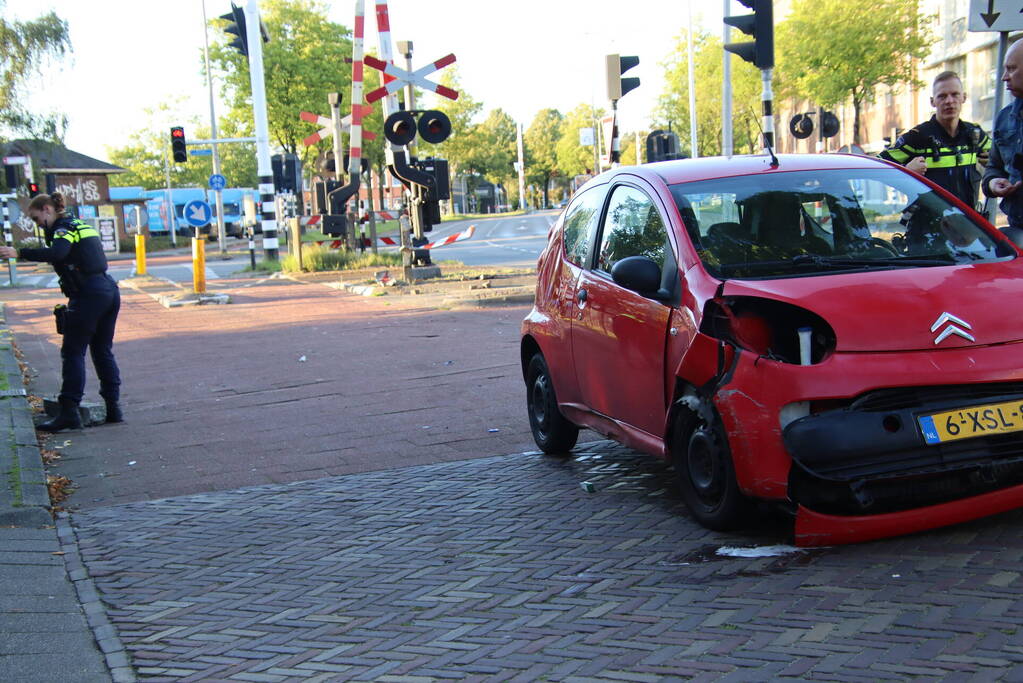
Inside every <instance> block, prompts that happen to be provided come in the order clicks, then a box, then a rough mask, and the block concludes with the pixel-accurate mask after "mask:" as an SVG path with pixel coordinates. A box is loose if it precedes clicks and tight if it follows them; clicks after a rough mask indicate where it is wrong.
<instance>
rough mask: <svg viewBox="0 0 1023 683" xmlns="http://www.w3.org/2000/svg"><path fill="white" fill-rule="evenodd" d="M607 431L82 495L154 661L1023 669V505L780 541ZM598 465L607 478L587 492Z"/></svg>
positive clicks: (82, 532) (324, 674) (565, 676)
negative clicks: (721, 513)
mask: <svg viewBox="0 0 1023 683" xmlns="http://www.w3.org/2000/svg"><path fill="white" fill-rule="evenodd" d="M670 476H671V472H670V470H669V469H668V468H667V467H666V466H665V465H664V464H662V463H661V462H660V461H657V460H655V459H651V458H648V457H645V456H640V455H637V454H635V453H634V452H632V451H629V450H627V449H625V448H622V447H620V446H616V445H613V444H610V443H608V442H598V443H594V444H588V445H587V446H586V447H585V448H583V449H580V450H579V451H577V452H576V453H575V455H574V456H573V457H572V458H565V459H561V458H552V457H546V456H541V455H538V454H535V453H532V454H521V455H511V456H502V457H492V458H487V459H479V460H471V461H461V462H451V463H441V464H433V465H424V466H415V467H407V468H402V469H392V470H387V471H378V472H369V473H361V474H351V475H346V476H339V477H330V478H324V479H320V480H317V481H312V482H301V483H288V484H279V485H264V486H258V487H249V488H243V489H236V490H232V491H225V492H220V493H207V494H200V495H190V496H183V497H178V498H168V499H163V500H155V501H146V502H135V503H127V504H121V505H115V506H110V507H105V508H96V509H91V510H86V511H83V512H79V513H76V514H74V515H73V518H72V522H73V525H74V527H75V529H76V533H77V535H78V541H79V544H80V549H81V555H82V558H83V560H84V563H85V566H86V567H87V569H88V572H89V573H90V575H91V577H92V579H93V580H94V582H95V585H96V587H97V589H98V591H99V593H100V597H101V598H102V600H103V601H104V602H105V604H106V606H107V613H108V616H109V618H110V620H111V622H112V623H113V624H114V625H115V626H116V628H117V630H118V632H119V635H120V638H121V640H122V641H123V643H124V644H125V646H126V648H127V651H128V652H129V653H130V655H131V657H132V659H133V664H134V666H135V670H136V672H137V674H138V675H139V676H140V677H141V678H143V679H153V680H245V681H285V680H332V681H333V680H379V681H421V680H447V679H459V680H502V681H503V680H522V681H535V680H551V681H583V680H585V681H594V680H627V681H655V680H673V679H674V680H681V679H686V680H689V679H691V680H715V681H716V680H734V681H760V680H773V679H785V678H791V679H801V680H839V681H880V680H906V679H912V678H919V679H922V680H923V679H946V680H996V679H997V680H1023V636H1021V632H1020V627H1021V625H1023V602H1021V599H1020V598H1021V595H1020V589H1021V582H1020V574H1019V572H1020V568H1021V566H1023V562H1021V556H1023V535H1021V534H1020V533H1019V531H1020V527H1021V523H1023V513H1020V512H1016V513H1010V514H1007V515H1003V516H1001V517H997V518H993V519H987V520H981V521H979V522H976V523H971V524H967V525H961V526H958V527H954V528H951V529H945V530H940V531H936V532H931V533H927V534H921V535H916V536H912V537H908V538H901V539H894V540H889V541H884V542H877V543H870V544H863V545H859V546H847V547H839V548H830V549H817V550H810V551H805V550H804V551H799V552H796V553H793V554H787V555H784V556H781V557H763V558H731V557H728V558H726V557H721V556H719V555H717V554H716V552H715V551H716V549H718V548H720V547H721V546H722V545H731V546H752V545H772V544H775V543H781V542H784V541H785V533H786V529H787V527H786V526H785V525H784V524H782V523H780V522H778V521H777V520H773V519H770V518H765V521H764V522H763V526H762V527H761V528H759V529H757V530H755V532H754V533H753V534H752V535H746V536H734V535H724V534H717V533H713V532H709V531H706V530H704V529H702V528H701V527H699V526H698V525H696V524H695V523H694V522H693V521H692V520H691V519H689V518H688V517H687V515H686V512H685V508H684V506H683V504H682V503H681V501H680V500H679V498H678V497H677V495H676V494H675V493H674V492H673V491H672V490H671V488H670V482H671V479H670ZM583 481H589V482H592V483H593V484H594V488H595V491H594V492H592V493H588V492H586V491H585V490H583V488H582V487H581V486H580V483H581V482H583Z"/></svg>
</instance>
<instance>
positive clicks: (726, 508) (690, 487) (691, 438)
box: [672, 412, 752, 531]
mask: <svg viewBox="0 0 1023 683" xmlns="http://www.w3.org/2000/svg"><path fill="white" fill-rule="evenodd" d="M672 464H673V466H674V468H675V477H676V480H677V482H678V487H679V491H680V492H681V493H682V498H683V499H684V500H685V502H686V505H687V506H688V507H689V510H690V512H692V514H693V517H694V518H695V519H696V521H698V522H699V523H700V524H702V525H703V526H705V527H707V528H708V529H713V530H715V531H732V530H734V529H738V528H740V527H742V526H745V525H746V524H748V522H749V518H750V511H751V509H752V503H751V501H750V499H749V498H747V497H746V496H745V495H743V493H742V491H740V490H739V484H738V482H737V481H736V480H735V466H734V465H733V463H732V454H731V451H730V450H729V448H728V440H727V439H726V438H725V434H724V430H723V429H722V427H721V423H720V420H719V418H718V417H717V415H716V414H715V415H714V416H713V419H712V420H711V421H710V422H709V423H708V421H707V420H706V419H704V418H702V417H698V416H695V415H693V414H692V413H688V412H687V413H685V414H683V415H681V416H679V417H678V418H677V419H676V421H675V434H674V438H673V439H672Z"/></svg>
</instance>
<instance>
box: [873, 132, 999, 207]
mask: <svg viewBox="0 0 1023 683" xmlns="http://www.w3.org/2000/svg"><path fill="white" fill-rule="evenodd" d="M990 149H991V138H989V137H988V136H987V133H985V132H984V130H983V129H982V128H981V127H980V126H978V125H977V124H975V123H970V122H968V121H960V122H959V127H958V128H957V129H956V134H955V135H954V136H951V137H950V136H949V134H948V133H947V132H945V128H944V126H942V125H941V124H940V123H938V118H937V117H936V116H932V117H931V120H930V121H926V122H924V123H921V124H920V125H919V126H917V127H916V128H911V129H909V130H908V131H906V132H905V133H903V134H902V135H900V136H899V139H898V140H896V141H895V144H894V145H892V146H891V147H890V148H889V149H886V150H884V151H883V152H881V155H880V156H881V158H882V159H888V160H889V161H894V162H895V163H897V164H902V165H903V166H905V165H906V164H907V163H908V162H909V161H911V160H912V159H913V158H914V157H923V158H924V160H925V161H926V162H927V170H926V172H924V177H925V178H927V179H928V180H930V181H931V182H933V183H936V184H938V185H940V186H941V187H943V188H945V189H946V190H948V191H949V192H951V193H952V194H954V195H955V196H957V197H959V198H960V199H961V200H963V202H965V203H966V204H967V205H968V206H971V207H973V206H976V204H977V191H976V187H977V183H978V181H979V180H980V174H979V172H978V171H977V155H978V154H980V153H981V152H986V151H988V150H990Z"/></svg>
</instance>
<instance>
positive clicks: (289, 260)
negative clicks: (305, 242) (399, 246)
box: [280, 246, 401, 273]
mask: <svg viewBox="0 0 1023 683" xmlns="http://www.w3.org/2000/svg"><path fill="white" fill-rule="evenodd" d="M280 264H281V265H280V269H281V270H282V271H284V272H285V273H297V272H302V271H305V272H312V273H316V272H321V271H329V270H355V269H359V268H371V267H373V266H400V265H401V254H399V253H398V252H395V251H387V252H383V251H382V252H379V253H376V254H374V253H373V252H365V253H360V252H356V251H346V250H343V249H331V248H330V247H319V246H304V247H302V266H303V267H302V268H301V269H300V268H299V267H298V259H296V258H295V257H294V256H292V255H290V254H289V255H287V256H285V257H284V258H282V259H281V261H280Z"/></svg>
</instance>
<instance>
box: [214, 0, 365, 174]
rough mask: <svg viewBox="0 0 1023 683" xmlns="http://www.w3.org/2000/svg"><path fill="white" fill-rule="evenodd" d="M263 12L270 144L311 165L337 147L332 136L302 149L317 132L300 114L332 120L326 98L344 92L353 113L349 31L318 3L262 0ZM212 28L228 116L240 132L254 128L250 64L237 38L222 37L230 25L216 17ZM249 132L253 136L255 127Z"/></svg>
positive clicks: (345, 108)
mask: <svg viewBox="0 0 1023 683" xmlns="http://www.w3.org/2000/svg"><path fill="white" fill-rule="evenodd" d="M260 8H261V19H262V21H263V23H264V25H265V26H266V30H267V33H268V34H269V36H270V42H268V43H264V44H263V71H264V74H265V76H264V78H265V82H266V104H267V121H268V128H269V132H270V140H271V143H272V144H273V145H275V146H278V147H280V148H282V149H283V150H284V151H285V152H287V153H292V154H299V155H300V156H301V157H302V160H303V163H304V164H306V165H313V164H315V162H316V159H317V157H318V155H320V154H322V153H325V152H326V151H328V150H330V149H332V145H333V143H332V141H331V139H329V138H328V139H327V140H323V141H320V142H319V143H317V145H315V146H313V147H310V148H306V147H305V146H303V145H302V140H303V139H304V138H305V137H307V136H308V135H310V134H312V133H314V132H315V131H316V129H315V128H314V127H313V126H312V125H311V124H309V123H307V122H305V121H301V120H300V119H299V114H300V113H301V112H302V111H310V112H313V113H318V114H322V115H324V116H329V114H330V110H329V107H328V104H327V94H328V93H331V92H341V93H343V94H344V99H343V100H342V106H341V111H342V113H343V114H344V113H347V112H348V111H350V108H351V107H350V105H351V100H350V99H349V97H350V87H351V82H352V68H351V64H350V63H349V62H346V61H345V60H346V58H347V59H350V58H351V56H352V41H351V32H350V31H349V30H348V29H347V28H346V27H344V26H342V25H340V24H335V23H333V22H331V21H328V20H327V18H326V17H327V6H326V5H325V4H323V3H322V2H318V1H317V0H264V2H262V3H261V4H260ZM210 25H211V31H210V36H211V44H210V62H211V64H212V68H213V71H214V74H215V76H216V77H217V79H218V80H219V81H220V83H221V84H222V93H223V95H224V97H225V99H226V100H227V102H228V103H229V104H228V115H227V118H228V119H230V120H235V121H238V122H245V124H244V126H242V125H241V124H240V125H239V127H240V128H243V129H244V128H246V127H250V126H251V125H252V123H251V122H252V99H251V86H250V83H249V63H248V60H247V59H246V57H245V56H243V55H242V54H240V53H239V52H238V51H237V50H235V49H233V48H231V47H228V43H229V42H230V40H229V39H233V38H234V36H229V35H228V34H226V33H224V31H223V29H224V28H225V27H226V22H224V21H221V20H220V19H212V20H211V21H210ZM251 38H252V37H251V36H250V39H251ZM367 71H371V70H369V69H367ZM367 80H369V79H367ZM377 130H379V127H378V128H377ZM242 132H243V133H245V131H244V130H242ZM245 134H247V135H252V131H251V129H249V130H248V132H247V133H245Z"/></svg>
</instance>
